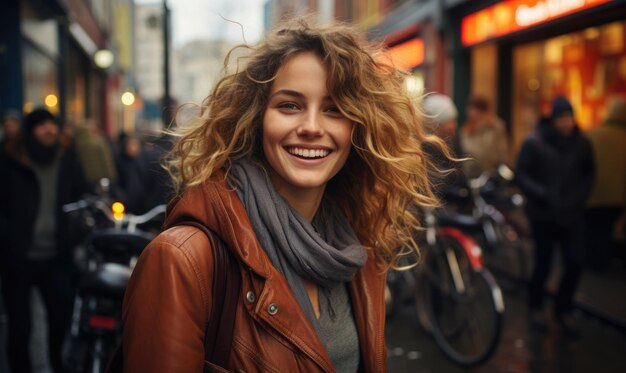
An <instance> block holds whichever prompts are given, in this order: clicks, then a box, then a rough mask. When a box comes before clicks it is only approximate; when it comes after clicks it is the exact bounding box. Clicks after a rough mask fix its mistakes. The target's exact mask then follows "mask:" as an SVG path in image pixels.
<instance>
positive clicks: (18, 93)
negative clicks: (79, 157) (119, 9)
mask: <svg viewBox="0 0 626 373" xmlns="http://www.w3.org/2000/svg"><path fill="white" fill-rule="evenodd" d="M108 3H109V2H108V1H104V0H101V1H99V2H98V4H104V5H107V4H108ZM87 6H88V5H87V4H86V3H85V2H83V1H78V0H75V1H74V0H72V1H67V2H60V1H48V2H41V1H38V0H23V1H19V2H16V1H11V2H8V3H7V4H6V6H3V11H2V12H0V31H1V32H0V112H4V111H5V110H18V111H22V112H23V113H28V112H30V111H32V110H33V109H34V108H36V107H45V108H47V109H48V110H50V111H51V112H52V113H54V114H55V115H58V116H59V118H60V119H61V120H62V121H64V122H65V121H73V122H74V123H76V124H81V123H84V122H85V120H86V119H87V118H94V119H95V120H96V122H97V123H98V124H99V125H100V126H101V127H102V128H104V129H107V128H109V127H108V126H107V125H106V120H107V116H106V115H105V113H106V112H107V107H106V101H105V97H106V91H105V82H106V79H107V77H108V75H109V74H110V73H109V72H107V71H106V70H105V69H104V68H101V67H97V66H96V65H95V63H94V55H95V53H96V52H97V51H98V50H99V49H101V48H103V47H104V46H105V45H106V44H107V42H106V39H105V34H104V33H103V32H102V28H101V25H100V24H99V23H98V22H97V21H96V19H95V18H94V15H93V14H91V13H90V11H91V10H93V9H95V8H96V3H95V2H94V3H92V4H91V8H88V7H87ZM105 13H106V12H105ZM70 15H71V16H70Z"/></svg>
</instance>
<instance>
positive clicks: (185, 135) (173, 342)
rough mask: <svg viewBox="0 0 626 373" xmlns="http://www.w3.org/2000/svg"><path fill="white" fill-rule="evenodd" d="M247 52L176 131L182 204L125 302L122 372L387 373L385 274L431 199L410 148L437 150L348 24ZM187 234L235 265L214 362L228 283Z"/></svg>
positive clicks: (285, 34) (282, 32) (298, 29)
mask: <svg viewBox="0 0 626 373" xmlns="http://www.w3.org/2000/svg"><path fill="white" fill-rule="evenodd" d="M244 49H245V50H246V51H247V52H249V53H248V54H247V56H246V57H241V58H239V59H238V60H237V66H238V69H237V71H235V72H234V73H231V74H229V75H226V76H225V77H224V78H223V79H222V80H221V81H220V82H219V83H218V84H217V85H216V87H215V88H214V89H213V91H212V92H211V94H210V95H209V96H208V97H207V99H206V100H205V101H204V103H203V104H202V106H201V107H200V115H199V116H198V117H197V118H195V119H193V120H192V121H191V122H189V123H186V124H185V125H183V126H180V128H179V129H178V130H177V131H175V132H174V135H175V136H177V137H178V141H177V143H176V146H175V147H174V149H173V151H172V153H171V154H170V157H169V162H168V167H169V170H170V173H171V174H172V176H173V178H174V180H175V182H176V184H177V186H178V192H179V193H178V194H179V196H178V197H177V198H176V199H175V200H174V201H173V202H172V203H170V206H169V209H168V215H167V216H168V217H167V221H166V223H165V227H166V228H167V229H166V230H165V231H164V232H163V233H161V234H160V235H159V236H158V237H157V238H156V239H155V240H154V241H153V242H152V243H151V244H150V245H149V246H148V247H147V248H146V250H145V251H144V253H143V254H142V256H141V258H140V259H139V261H138V263H137V266H136V269H135V271H134V273H133V277H132V278H131V281H130V284H129V287H128V289H127V291H126V299H125V302H124V356H125V357H127V358H126V360H125V370H127V371H200V370H201V369H202V368H203V367H204V368H205V369H208V370H209V371H216V372H223V371H224V369H229V370H242V371H246V372H258V371H289V372H295V371H307V372H318V371H321V372H330V371H337V372H357V371H364V372H384V371H386V351H385V342H384V323H385V315H384V310H385V307H384V285H385V270H386V269H388V268H389V267H390V266H395V265H396V263H397V260H398V257H399V256H400V255H401V254H402V253H401V252H398V250H396V248H404V252H406V250H411V249H413V250H416V249H417V248H416V247H415V243H414V241H413V240H412V233H413V231H414V229H416V228H417V227H419V222H418V221H417V220H416V218H415V217H414V216H413V215H412V214H410V213H409V212H408V211H409V210H410V209H408V207H410V205H412V204H419V205H433V204H435V203H436V200H435V197H434V196H433V194H432V192H431V188H430V185H429V181H428V177H427V172H428V170H429V165H428V164H427V163H426V161H425V159H426V157H425V155H424V154H423V152H422V150H421V146H422V144H423V143H424V142H431V141H434V142H436V143H437V144H439V142H437V141H436V140H430V139H429V138H427V137H425V135H424V134H423V131H422V127H421V122H422V118H421V115H420V113H419V112H418V111H417V110H416V109H415V107H414V106H413V104H412V102H411V99H410V98H409V97H408V96H407V93H406V92H405V91H404V89H403V78H404V77H405V76H406V74H405V72H404V71H401V70H398V69H396V68H395V67H394V66H393V65H392V64H391V63H389V62H388V61H386V60H384V58H383V56H384V53H382V51H380V50H378V49H377V48H375V47H374V46H372V45H370V44H368V43H367V42H366V41H365V39H364V38H363V36H362V35H361V34H360V33H358V32H357V31H355V30H354V29H352V28H350V27H347V26H339V25H333V26H324V27H318V26H314V25H310V24H308V23H307V22H305V21H304V20H296V21H293V22H291V23H288V24H285V25H282V26H280V27H279V28H277V29H276V30H274V31H273V32H272V33H271V34H270V35H269V36H268V37H267V38H266V40H264V41H262V42H261V43H259V44H257V45H255V46H249V47H244ZM239 53H240V51H238V55H239ZM444 151H445V150H444ZM192 223H193V224H195V225H198V224H200V225H202V226H204V227H206V228H208V229H209V230H210V231H212V232H214V234H215V235H217V236H219V237H220V238H221V239H222V240H223V242H224V243H225V246H226V250H228V251H229V252H230V253H231V254H232V255H233V257H234V258H235V259H236V262H238V264H239V265H238V266H237V268H230V267H229V270H232V271H234V272H235V273H236V277H237V278H240V279H241V286H240V287H239V286H238V288H237V290H236V291H237V294H232V295H233V296H234V295H238V302H237V305H236V310H230V309H229V311H228V312H229V313H232V315H234V316H233V317H234V322H233V325H234V326H233V327H232V330H231V329H230V328H229V329H228V330H227V332H228V333H227V334H229V335H230V336H232V341H231V339H229V338H227V339H225V341H224V340H222V343H226V344H227V346H226V350H227V351H228V353H225V354H226V355H227V356H222V358H224V359H223V360H222V366H221V367H218V366H217V365H216V364H215V363H216V361H214V359H213V358H212V357H211V356H207V357H206V358H205V355H204V351H205V348H206V347H207V346H206V345H205V343H210V341H211V340H212V335H209V332H208V331H207V330H206V329H205V327H206V325H207V324H208V323H209V321H211V320H212V317H214V316H213V315H212V311H213V310H221V309H223V308H224V307H226V305H225V304H224V303H221V302H220V300H219V298H218V299H214V295H215V294H216V292H218V291H219V289H220V288H223V287H224V286H227V282H226V281H225V279H223V278H214V277H215V276H216V275H215V273H221V272H219V271H216V270H215V267H214V263H213V259H214V258H213V256H212V253H213V252H214V251H212V250H211V243H210V241H209V239H208V238H207V236H206V235H204V234H202V233H199V232H200V230H199V229H198V228H195V227H189V226H187V227H181V226H180V225H181V224H187V225H189V224H192ZM225 284H226V285H225ZM146 310H149V312H145V311H146ZM147 340H149V341H150V343H148V344H146V343H145V341H147ZM206 341H209V342H206ZM209 347H210V346H209ZM224 361H225V362H224Z"/></svg>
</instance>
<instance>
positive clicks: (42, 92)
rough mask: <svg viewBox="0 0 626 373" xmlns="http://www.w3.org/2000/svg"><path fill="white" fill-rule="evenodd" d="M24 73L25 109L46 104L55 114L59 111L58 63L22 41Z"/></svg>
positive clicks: (29, 109) (27, 110) (28, 109)
mask: <svg viewBox="0 0 626 373" xmlns="http://www.w3.org/2000/svg"><path fill="white" fill-rule="evenodd" d="M22 45H23V47H22V54H23V59H22V60H23V61H24V62H23V74H24V108H23V109H24V111H25V112H30V111H32V110H33V109H34V108H35V107H38V106H46V107H47V109H48V110H50V111H51V112H53V113H54V114H58V113H59V100H58V98H59V90H58V84H57V64H56V63H55V62H54V61H53V60H52V59H51V58H49V57H48V56H47V55H45V54H44V53H42V52H41V51H39V50H38V49H36V48H34V47H33V46H31V45H30V44H29V43H22Z"/></svg>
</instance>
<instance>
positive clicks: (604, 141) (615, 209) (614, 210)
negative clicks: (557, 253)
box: [585, 97, 626, 270]
mask: <svg viewBox="0 0 626 373" xmlns="http://www.w3.org/2000/svg"><path fill="white" fill-rule="evenodd" d="M588 136H589V139H590V140H591V145H592V147H593V153H594V158H595V161H596V163H595V165H596V170H597V172H596V180H595V182H594V184H593V189H592V192H591V196H590V197H589V200H588V201H587V211H586V212H585V221H586V222H587V229H588V232H589V234H588V240H587V258H586V261H585V262H586V263H588V265H589V266H590V267H591V268H592V269H595V270H602V269H605V268H606V266H607V265H608V264H609V262H610V260H611V259H612V257H613V255H614V254H615V253H618V252H620V250H619V249H618V246H619V241H621V242H623V243H626V237H625V236H626V98H625V97H612V98H611V99H610V100H609V101H608V110H607V115H606V118H605V120H604V122H603V123H602V124H601V125H600V126H599V127H596V128H594V129H592V130H591V131H589V133H588ZM621 252H623V250H622V251H621ZM625 259H626V257H624V254H622V260H625ZM625 264H626V262H625Z"/></svg>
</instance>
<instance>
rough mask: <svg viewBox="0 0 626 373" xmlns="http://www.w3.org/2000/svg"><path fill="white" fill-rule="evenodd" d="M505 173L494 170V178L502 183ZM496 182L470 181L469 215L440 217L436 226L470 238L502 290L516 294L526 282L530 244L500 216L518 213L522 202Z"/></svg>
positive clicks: (481, 178)
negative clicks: (470, 213) (454, 229)
mask: <svg viewBox="0 0 626 373" xmlns="http://www.w3.org/2000/svg"><path fill="white" fill-rule="evenodd" d="M503 168H504V169H503ZM507 169H508V168H506V166H501V167H500V168H499V170H498V171H499V175H498V176H499V177H500V179H501V180H504V181H505V182H506V181H507V180H506V179H509V178H505V176H502V174H505V175H506V172H505V171H506V170H507ZM508 172H509V173H511V172H512V171H510V170H508ZM501 180H500V181H501ZM498 181H499V180H493V179H492V178H491V177H489V176H488V175H487V174H482V175H480V176H479V177H477V178H475V179H472V180H470V181H469V189H470V190H469V196H468V197H470V198H471V204H472V206H473V209H472V215H471V216H467V215H451V214H449V215H443V216H441V218H440V221H439V222H440V224H443V225H446V226H451V227H456V228H459V229H460V230H461V231H463V232H467V233H469V234H472V236H473V237H474V238H475V239H476V240H477V241H478V242H479V244H480V246H481V247H482V248H483V251H484V261H485V266H486V267H487V268H489V269H490V270H491V271H492V273H493V274H495V275H496V276H497V278H498V284H499V285H500V286H502V288H504V289H505V290H509V291H513V290H519V289H520V288H521V287H523V285H525V284H526V282H527V281H528V277H529V274H530V263H529V258H528V253H527V249H528V248H529V247H530V246H529V245H530V243H529V242H528V237H527V235H525V234H523V231H520V228H519V227H515V225H514V223H515V222H513V221H511V220H512V219H511V218H510V217H508V216H506V215H505V214H504V213H503V211H506V210H513V209H519V207H520V206H521V204H522V203H523V198H522V197H521V196H520V195H519V194H517V193H513V194H512V195H505V193H503V190H502V189H504V188H503V187H502V186H498V185H497V184H498V183H499V182H498ZM508 181H510V180H508ZM525 236H526V237H525Z"/></svg>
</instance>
